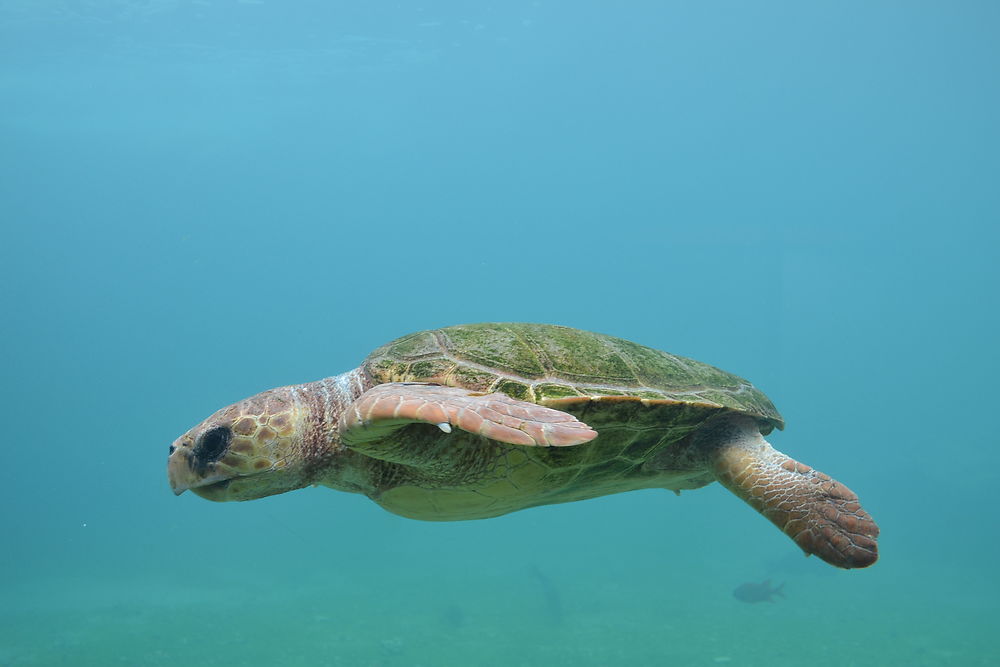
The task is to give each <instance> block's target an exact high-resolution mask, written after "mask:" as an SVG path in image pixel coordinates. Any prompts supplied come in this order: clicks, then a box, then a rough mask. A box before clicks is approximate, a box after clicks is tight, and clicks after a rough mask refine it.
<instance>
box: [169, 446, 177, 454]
mask: <svg viewBox="0 0 1000 667" xmlns="http://www.w3.org/2000/svg"><path fill="white" fill-rule="evenodd" d="M175 451H177V448H176V447H174V446H173V445H170V453H171V454H173V453H174V452H175Z"/></svg>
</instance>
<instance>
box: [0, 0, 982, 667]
mask: <svg viewBox="0 0 1000 667" xmlns="http://www.w3.org/2000/svg"><path fill="white" fill-rule="evenodd" d="M998 34H1000V4H998V3H996V2H988V1H987V2H976V1H971V0H970V1H967V2H961V3H938V2H922V1H917V2H887V1H873V2H847V3H844V2H813V3H801V2H791V1H789V2H777V1H768V2H759V3H743V2H727V1H714V0H713V1H710V2H639V1H637V2H628V3H610V2H555V1H551V0H539V1H521V0H509V1H507V2H441V1H434V0H428V1H426V2H384V1H381V0H378V1H370V2H341V1H332V0H323V1H320V0H294V1H291V0H290V1H287V2H278V1H277V0H242V1H235V0H190V1H188V0H173V1H171V0H146V1H138V0H136V1H124V0H118V1H113V0H91V1H84V0H79V1H72V0H66V1H55V0H23V1H17V0H0V220H2V235H0V299H2V300H0V317H2V320H0V321H2V328H0V343H2V344H0V356H2V376H0V377H2V385H0V404H2V405H3V407H4V418H3V422H2V423H3V438H2V441H0V447H2V451H3V465H2V466H0V512H2V515H0V516H2V525H0V530H2V532H0V545H2V549H0V665H111V664H115V665H278V664H280V665H359V666H387V667H389V666H397V665H423V666H436V665H666V664H669V665H709V666H713V665H731V666H733V667H736V666H744V665H745V666H758V667H761V666H784V665H789V666H791V665H794V666H801V665H816V666H826V665H829V666H836V667H846V666H851V665H906V666H918V665H994V664H1000V636H998V633H997V630H996V628H997V627H998V624H1000V602H998V600H1000V580H998V579H1000V577H998V571H997V560H998V556H1000V538H998V535H997V527H998V523H1000V522H998V510H997V494H996V488H997V479H998V475H997V471H998V469H1000V437H998V435H997V433H998V429H997V417H998V409H997V398H996V394H997V387H998V385H997V381H998V377H1000V363H998V352H997V341H998V339H1000V326H998V324H1000V322H998V297H997V295H998V287H1000V270H998V254H1000V252H998V247H1000V246H998V242H1000V234H998V229H1000V181H998V173H1000V123H998V119H1000V77H998V76H997V71H998V66H1000V39H998V38H997V35H998ZM478 321H532V322H548V323H555V324H564V325H569V326H573V327H579V328H583V329H589V330H595V331H600V332H604V333H609V334H613V335H617V336H621V337H624V338H628V339H630V340H634V341H636V342H640V343H643V344H646V345H649V346H652V347H656V348H660V349H665V350H667V351H670V352H673V353H676V354H681V355H684V356H688V357H693V358H695V359H699V360H701V361H705V362H708V363H711V364H713V365H716V366H719V367H721V368H723V369H725V370H728V371H730V372H733V373H736V374H738V375H741V376H744V377H746V378H749V379H750V380H751V381H753V382H754V384H755V385H756V386H758V387H760V388H761V389H762V390H763V391H765V392H767V394H768V395H769V396H770V397H771V399H772V400H773V401H774V402H775V404H776V405H777V407H778V409H779V410H780V411H781V412H782V414H783V415H784V417H785V418H786V420H787V422H788V427H787V429H786V430H785V431H784V432H782V433H775V434H773V435H772V436H770V440H771V442H772V443H773V444H774V445H775V447H777V448H778V449H781V450H783V451H786V452H788V453H789V454H790V455H792V456H793V457H795V458H797V459H799V460H801V461H804V462H806V463H808V464H810V465H812V466H815V467H816V468H818V469H819V470H822V471H824V472H826V473H828V474H830V475H832V476H834V477H835V478H837V479H839V480H840V481H842V482H844V483H845V484H847V485H848V486H850V487H851V488H852V489H853V490H854V491H856V492H857V493H858V494H859V495H860V497H861V499H862V501H863V503H864V505H865V507H866V508H867V509H868V510H869V511H870V512H871V513H872V515H873V516H874V517H875V519H876V520H877V521H878V523H879V524H880V526H881V529H882V537H881V540H880V553H881V559H880V561H879V562H878V563H877V564H875V565H874V566H873V567H871V568H869V569H866V570H857V571H839V570H836V569H835V568H832V567H830V566H828V565H826V564H824V563H823V562H821V561H819V560H818V559H816V558H810V559H805V558H803V557H802V555H801V552H800V551H799V550H798V549H797V548H796V546H795V545H794V544H793V543H792V542H791V541H789V540H788V539H787V538H786V537H785V536H784V535H782V534H781V533H780V532H779V531H777V530H775V529H774V528H773V527H772V526H771V525H770V524H769V523H768V522H767V521H766V520H765V519H763V518H762V517H760V516H758V515H757V514H756V513H755V512H753V511H752V510H751V509H749V508H748V507H747V506H745V505H744V504H743V503H742V502H740V501H739V500H738V499H736V498H735V497H734V496H732V495H731V494H729V493H728V492H727V491H726V490H725V489H723V488H722V487H721V486H719V485H717V484H715V485H711V486H709V487H706V488H704V489H700V490H697V491H691V492H685V493H684V494H683V496H681V497H680V498H677V497H675V496H674V495H673V494H672V493H670V492H667V491H642V492H635V493H630V494H622V495H617V496H611V497H606V498H601V499H596V500H590V501H586V502H580V503H574V504H568V505H559V506H549V507H542V508H536V509H531V510H527V511H524V512H520V513H516V514H512V515H508V516H504V517H500V518H496V519H491V520H486V521H470V522H456V523H424V522H418V521H412V520H407V519H403V518H400V517H397V516H394V515H391V514H389V513H387V512H385V511H383V510H382V509H380V508H379V507H378V506H377V505H375V504H374V503H372V502H371V501H369V500H368V499H366V498H364V497H362V496H355V495H349V494H344V493H337V492H333V491H330V490H327V489H323V488H318V489H305V490H301V491H296V492H294V493H288V494H285V495H279V496H275V497H270V498H266V499H263V500H257V501H254V502H248V503H225V504H216V503H211V502H208V501H205V500H202V499H200V498H198V497H197V496H195V495H194V494H191V493H187V494H184V495H182V496H180V497H174V495H173V494H172V493H171V491H170V489H169V487H168V485H167V481H166V456H167V447H168V445H169V444H170V442H171V441H172V440H173V439H174V438H176V437H177V436H178V435H180V434H181V433H183V432H184V431H186V430H187V429H188V428H190V427H191V426H193V425H195V424H196V423H198V422H199V421H201V420H202V419H203V418H204V417H206V416H208V415H209V414H211V413H212V412H213V411H215V410H216V409H218V408H220V407H222V406H224V405H227V404H229V403H232V402H233V401H235V400H238V399H240V398H243V397H245V396H248V395H251V394H254V393H257V392H259V391H261V390H264V389H267V388H270V387H274V386H278V385H284V384H291V383H298V382H305V381H310V380H315V379H319V378H321V377H324V376H328V375H333V374H336V373H340V372H342V371H345V370H348V369H351V368H354V367H355V366H357V365H358V364H359V363H360V362H361V360H362V359H363V358H364V357H365V355H366V354H367V353H368V352H369V351H370V350H372V349H373V348H375V347H377V346H378V345H380V344H381V343H384V342H386V341H388V340H390V339H393V338H395V337H398V336H401V335H403V334H406V333H408V332H411V331H416V330H420V329H426V328H432V327H438V326H444V325H449V324H458V323H465V322H478ZM765 580H770V581H771V584H772V585H774V586H778V585H783V589H782V592H783V593H784V595H785V597H784V598H780V597H779V598H776V599H775V601H774V602H770V603H760V604H749V603H747V602H745V601H743V600H741V599H738V598H736V597H734V595H733V591H734V590H736V589H737V588H738V587H740V586H742V585H744V584H747V583H755V582H758V583H759V582H762V581H765Z"/></svg>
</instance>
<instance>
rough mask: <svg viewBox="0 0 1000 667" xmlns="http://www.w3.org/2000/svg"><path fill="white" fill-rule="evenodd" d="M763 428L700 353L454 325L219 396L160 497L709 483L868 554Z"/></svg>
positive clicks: (824, 544)
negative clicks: (335, 369)
mask: <svg viewBox="0 0 1000 667" xmlns="http://www.w3.org/2000/svg"><path fill="white" fill-rule="evenodd" d="M774 427H778V428H782V427H783V421H782V418H781V416H780V415H779V414H778V412H777V410H775V408H774V406H773V405H772V404H771V401H770V400H768V398H767V397H766V396H764V394H763V393H761V392H760V391H759V390H758V389H756V388H755V387H754V386H753V385H751V384H750V383H749V382H747V381H746V380H743V379H742V378H739V377H736V376H734V375H730V374H729V373H726V372H724V371H721V370H719V369H717V368H714V367H712V366H709V365H707V364H703V363H700V362H697V361H693V360H691V359H685V358H683V357H678V356H675V355H672V354H667V353H666V352H660V351H659V350H654V349H652V348H649V347H645V346H643V345H638V344H636V343H632V342H629V341H627V340H623V339H621V338H614V337H612V336H607V335H603V334H597V333H590V332H586V331H580V330H577V329H570V328H567V327H561V326H552V325H544V324H512V323H504V324H469V325H461V326H453V327H447V328H443V329H436V330H431V331H421V332H419V333H414V334H410V335H408V336H404V337H403V338H400V339H398V340H395V341H392V342H391V343H388V344H386V345H383V346H382V347H380V348H378V349H377V350H375V351H374V352H372V353H371V355H369V356H368V358H367V359H366V360H365V361H364V363H362V364H361V366H360V367H358V368H356V369H354V370H352V371H348V372H347V373H344V374H342V375H337V376H334V377H329V378H326V379H324V380H319V381H317V382H310V383H307V384H299V385H292V386H288V387H280V388H278V389H271V390H270V391H265V392H263V393H261V394H257V395H256V396H253V397H251V398H248V399H245V400H243V401H240V402H239V403H236V404H234V405H231V406H229V407H227V408H223V409H222V410H219V411H218V412H216V413H215V414H213V415H212V416H211V417H209V418H208V419H206V420H205V421H203V422H202V423H200V424H199V425H197V426H195V427H194V428H193V429H191V430H190V431H188V432H187V433H185V434H184V435H182V436H181V437H180V438H178V439H177V440H176V441H175V442H174V443H173V444H172V445H171V446H170V455H169V459H168V462H167V472H168V477H169V480H170V486H171V487H172V488H173V490H174V492H175V493H177V494H180V493H182V492H183V491H185V490H186V489H191V490H192V491H194V492H195V493H196V494H198V495H199V496H202V497H203V498H208V499H210V500H220V501H221V500H251V499H254V498H262V497H264V496H269V495H273V494H276V493H284V492H285V491H292V490H294V489H299V488H302V487H305V486H308V485H317V484H322V485H324V486H328V487H331V488H333V489H338V490H341V491H351V492H354V493H363V494H365V495H366V496H368V497H369V498H371V499H372V500H374V501H375V502H377V503H378V504H380V505H381V506H382V507H384V508H385V509H387V510H389V511H390V512H395V513H396V514H400V515H403V516H406V517H411V518H415V519H425V520H437V521H449V520H459V519H484V518H488V517H494V516H499V515H501V514H507V513H508V512H514V511H517V510H521V509H525V508H528V507H534V506H537V505H548V504H552V503H562V502H570V501H574V500H584V499H586V498H594V497H597V496H603V495H606V494H610V493H619V492H622V491H631V490H633V489H646V488H664V489H670V490H673V491H675V492H677V493H680V490H681V489H696V488H698V487H702V486H705V485H706V484H709V483H711V482H713V481H716V480H718V481H719V482H721V483H722V484H723V485H724V486H725V487H726V488H727V489H729V490H730V491H732V492H733V493H735V494H736V495H737V496H739V497H740V498H742V499H743V500H744V501H745V502H746V503H748V504H749V505H750V506H751V507H753V508H754V509H756V510H757V511H759V512H760V513H761V514H763V515H764V516H765V517H767V518H768V519H770V520H771V521H772V522H773V523H774V524H775V525H777V526H778V528H780V529H781V530H782V531H784V532H785V534H787V535H788V536H789V537H791V538H792V539H793V540H794V541H795V542H796V544H798V545H799V547H800V548H802V549H803V550H804V551H805V552H806V554H816V555H818V556H819V557H820V558H822V559H823V560H825V561H826V562H828V563H830V564H832V565H835V566H837V567H842V568H857V567H867V566H868V565H871V564H872V563H874V562H875V560H876V559H877V558H878V551H877V545H876V538H877V536H878V527H877V526H876V525H875V522H874V521H872V519H871V517H870V516H869V515H868V514H867V513H866V512H865V511H864V510H863V509H862V508H861V505H860V504H859V502H858V498H857V496H856V495H855V494H854V493H853V492H851V490H850V489H848V488H847V487H846V486H844V485H843V484H840V483H839V482H837V481H835V480H833V479H831V478H830V477H828V476H826V475H824V474H823V473H821V472H818V471H816V470H813V469H812V468H810V467H809V466H807V465H804V464H802V463H799V462H797V461H794V460H792V459H790V458H788V457H787V456H785V455H784V454H782V453H781V452H778V451H776V450H775V449H773V448H772V447H771V445H770V444H768V442H767V441H766V440H764V438H763V436H764V435H767V434H768V433H770V432H771V430H772V429H773V428H774Z"/></svg>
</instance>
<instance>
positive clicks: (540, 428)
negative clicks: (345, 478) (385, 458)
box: [340, 382, 597, 447]
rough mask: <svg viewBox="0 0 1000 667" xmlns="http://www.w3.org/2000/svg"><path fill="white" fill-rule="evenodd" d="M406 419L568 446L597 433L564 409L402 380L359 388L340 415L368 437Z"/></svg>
mask: <svg viewBox="0 0 1000 667" xmlns="http://www.w3.org/2000/svg"><path fill="white" fill-rule="evenodd" d="M409 423H426V424H434V425H436V426H438V428H440V429H441V430H443V431H446V432H447V431H450V430H451V427H456V428H460V429H462V430H463V431H468V432H470V433H477V434H479V435H482V436H484V437H487V438H490V439H491V440H498V441H500V442H506V443H509V444H512V445H525V446H529V447H530V446H538V447H567V446H571V445H580V444H583V443H585V442H589V441H590V440H593V439H594V438H596V437H597V431H594V430H593V429H592V428H590V427H589V426H587V425H586V424H584V423H583V422H580V421H577V419H576V417H574V416H573V415H571V414H569V413H567V412H562V411H560V410H553V409H551V408H545V407H542V406H540V405H535V404H534V403H528V402H526V401H519V400H517V399H514V398H511V397H510V396H507V395H505V394H483V393H480V392H475V391H469V390H467V389H460V388H458V387H442V386H439V385H428V384H408V383H403V382H397V383H387V384H380V385H378V386H376V387H373V388H371V389H369V390H368V391H366V392H365V393H364V394H362V395H361V396H360V397H359V398H358V400H357V401H355V403H354V405H352V406H350V407H349V408H348V409H347V410H346V411H345V412H344V415H343V416H342V417H341V418H340V431H341V433H345V434H349V439H352V440H357V439H360V440H365V441H367V440H372V439H376V438H378V437H383V436H385V435H386V434H387V431H390V430H393V429H395V428H400V427H402V426H405V425H406V424H409ZM365 432H368V433H367V434H366V433H365Z"/></svg>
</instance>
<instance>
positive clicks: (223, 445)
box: [194, 426, 233, 463]
mask: <svg viewBox="0 0 1000 667" xmlns="http://www.w3.org/2000/svg"><path fill="white" fill-rule="evenodd" d="M232 439H233V432H232V431H230V430H229V429H228V428H226V427H225V426H216V427H215V428H210V429H208V430H207V431H205V432H204V433H202V434H201V437H200V438H198V443H197V444H196V445H195V447H194V455H195V457H197V458H198V459H199V460H200V461H202V462H204V463H211V462H213V461H218V460H219V459H221V458H222V455H223V454H225V453H226V449H228V448H229V442H230V441H231V440H232Z"/></svg>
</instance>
